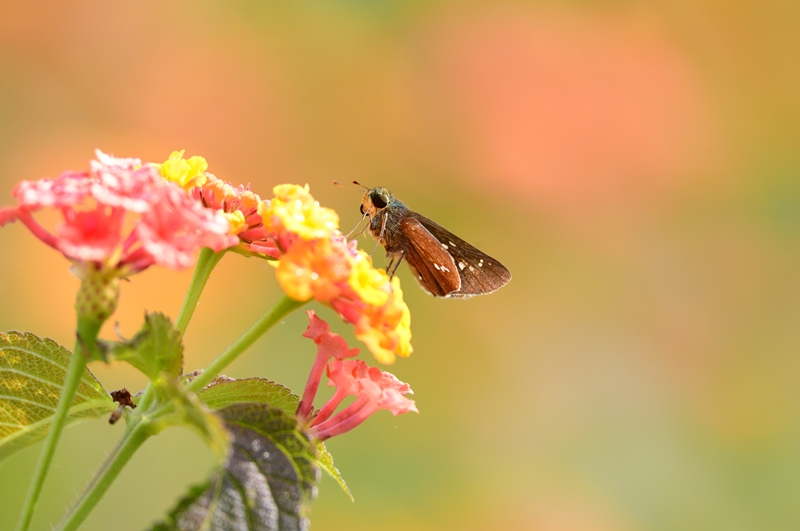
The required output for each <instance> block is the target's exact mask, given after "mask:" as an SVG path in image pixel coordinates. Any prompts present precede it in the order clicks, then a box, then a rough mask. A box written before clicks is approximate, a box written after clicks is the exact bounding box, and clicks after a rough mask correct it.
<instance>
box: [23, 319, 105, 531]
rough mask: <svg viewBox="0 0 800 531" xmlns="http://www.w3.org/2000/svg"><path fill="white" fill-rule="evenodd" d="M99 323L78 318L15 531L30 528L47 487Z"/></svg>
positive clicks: (93, 345)
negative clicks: (73, 339) (62, 379)
mask: <svg viewBox="0 0 800 531" xmlns="http://www.w3.org/2000/svg"><path fill="white" fill-rule="evenodd" d="M100 326H102V323H97V322H94V321H87V320H85V319H82V318H81V317H78V337H77V339H76V340H75V348H74V349H73V351H72V358H71V359H70V362H69V368H68V369H67V374H66V377H65V378H64V386H63V387H62V388H61V396H60V397H59V398H58V405H57V406H56V411H55V413H54V415H53V422H52V424H51V425H50V430H49V431H48V432H47V438H45V440H44V447H43V448H42V452H41V453H40V454H39V462H38V463H36V470H35V471H34V473H33V478H32V479H31V484H30V486H29V487H28V494H27V495H26V496H25V502H24V503H23V505H22V511H21V512H20V518H19V520H18V521H17V527H16V531H27V530H28V528H29V527H30V525H31V520H32V519H33V513H34V511H35V510H36V504H37V503H38V502H39V495H40V494H41V493H42V487H44V480H45V479H46V478H47V472H48V471H49V470H50V464H51V463H52V461H53V455H54V454H55V451H56V446H57V445H58V439H59V438H60V437H61V431H62V430H63V429H64V424H65V423H66V420H67V414H68V413H69V408H70V406H71V405H72V399H73V398H74V397H75V392H76V391H77V390H78V385H79V384H80V381H81V378H82V377H83V370H84V369H85V368H86V362H87V352H85V350H87V349H88V350H90V351H91V350H92V349H93V348H94V347H95V341H96V339H97V333H98V332H99V330H100Z"/></svg>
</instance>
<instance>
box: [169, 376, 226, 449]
mask: <svg viewBox="0 0 800 531" xmlns="http://www.w3.org/2000/svg"><path fill="white" fill-rule="evenodd" d="M154 385H155V386H156V387H157V389H158V392H160V393H163V394H164V396H165V397H166V398H167V399H168V400H169V401H170V402H171V403H172V405H173V407H174V408H175V411H174V412H173V413H171V414H169V415H167V416H163V417H160V418H159V419H158V420H157V421H156V423H155V425H154V429H155V430H156V431H161V430H162V429H164V428H166V427H168V426H176V425H182V426H187V427H189V428H192V429H193V430H195V431H196V432H197V433H198V434H199V435H200V436H201V437H202V438H203V440H204V441H205V442H206V443H208V446H209V447H210V448H211V450H212V451H213V452H214V454H215V455H216V456H217V458H219V459H220V461H221V460H222V459H224V458H225V456H226V454H227V453H228V451H229V446H230V434H229V432H228V429H227V428H226V427H225V423H224V422H223V420H222V419H221V418H220V416H219V415H218V414H217V413H215V412H214V411H212V410H211V409H210V408H209V407H208V406H206V405H205V404H203V403H202V402H200V400H199V399H198V398H197V396H196V395H195V394H194V393H190V392H188V391H186V389H185V388H184V387H183V385H180V384H178V383H176V382H174V381H164V380H159V381H157V382H154Z"/></svg>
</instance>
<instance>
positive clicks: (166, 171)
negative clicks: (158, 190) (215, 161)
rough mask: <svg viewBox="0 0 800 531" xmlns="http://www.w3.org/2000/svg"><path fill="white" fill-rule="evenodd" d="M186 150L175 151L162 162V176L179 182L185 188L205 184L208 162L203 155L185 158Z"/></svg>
mask: <svg viewBox="0 0 800 531" xmlns="http://www.w3.org/2000/svg"><path fill="white" fill-rule="evenodd" d="M184 152H185V151H184V150H181V151H173V152H172V154H171V155H170V156H169V158H168V159H167V160H166V161H165V162H164V164H161V165H160V167H161V176H162V177H164V178H165V179H167V180H168V181H173V182H175V183H178V184H179V185H180V186H181V187H182V188H183V189H185V190H189V189H190V188H193V187H195V186H203V185H204V184H205V182H206V175H205V171H206V170H207V169H208V163H207V162H206V159H204V158H203V157H199V156H197V155H195V156H194V157H190V158H188V159H184V158H183V154H184Z"/></svg>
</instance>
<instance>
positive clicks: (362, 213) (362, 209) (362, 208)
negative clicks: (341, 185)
mask: <svg viewBox="0 0 800 531" xmlns="http://www.w3.org/2000/svg"><path fill="white" fill-rule="evenodd" d="M361 215H362V216H363V215H364V205H363V204H362V205H361Z"/></svg>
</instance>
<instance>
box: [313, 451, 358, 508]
mask: <svg viewBox="0 0 800 531" xmlns="http://www.w3.org/2000/svg"><path fill="white" fill-rule="evenodd" d="M316 462H317V466H318V467H320V468H321V469H322V470H324V471H325V472H327V473H328V475H329V476H330V477H331V478H333V480H334V481H335V482H336V483H338V484H339V486H340V487H342V490H343V491H344V493H345V494H347V497H348V498H350V501H351V502H354V501H356V499H355V498H353V493H352V492H350V489H349V488H348V486H347V483H345V482H344V478H343V477H342V473H341V472H339V469H338V468H336V467H335V466H334V464H333V456H332V455H331V453H330V452H329V451H328V449H327V448H326V447H325V443H323V442H317V461H316Z"/></svg>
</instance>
